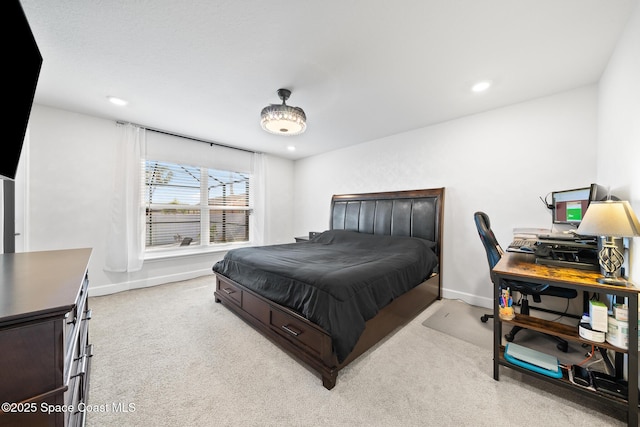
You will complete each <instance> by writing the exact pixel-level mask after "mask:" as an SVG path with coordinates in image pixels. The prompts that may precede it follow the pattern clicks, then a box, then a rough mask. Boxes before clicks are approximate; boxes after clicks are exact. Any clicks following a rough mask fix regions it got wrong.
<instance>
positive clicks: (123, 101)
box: [107, 96, 129, 107]
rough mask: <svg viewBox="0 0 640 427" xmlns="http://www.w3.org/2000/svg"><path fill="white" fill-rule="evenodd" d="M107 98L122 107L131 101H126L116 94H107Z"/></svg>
mask: <svg viewBox="0 0 640 427" xmlns="http://www.w3.org/2000/svg"><path fill="white" fill-rule="evenodd" d="M107 99H108V100H109V102H111V103H112V104H115V105H118V106H120V107H124V106H125V105H127V104H128V103H129V101H125V100H124V99H122V98H118V97H116V96H107Z"/></svg>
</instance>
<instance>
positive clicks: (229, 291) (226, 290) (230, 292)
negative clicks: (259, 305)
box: [223, 288, 236, 295]
mask: <svg viewBox="0 0 640 427" xmlns="http://www.w3.org/2000/svg"><path fill="white" fill-rule="evenodd" d="M223 291H225V293H226V294H227V295H231V294H234V293H235V292H236V291H235V290H234V289H231V288H225V289H223Z"/></svg>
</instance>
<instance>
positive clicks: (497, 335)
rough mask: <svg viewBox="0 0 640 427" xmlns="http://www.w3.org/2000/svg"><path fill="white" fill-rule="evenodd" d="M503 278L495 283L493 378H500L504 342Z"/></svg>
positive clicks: (497, 379)
mask: <svg viewBox="0 0 640 427" xmlns="http://www.w3.org/2000/svg"><path fill="white" fill-rule="evenodd" d="M501 283H502V279H498V284H494V285H493V379H494V380H496V381H499V380H500V363H498V362H499V361H500V344H501V343H502V338H501V337H502V322H501V321H500V311H499V304H498V301H499V297H500V284H501Z"/></svg>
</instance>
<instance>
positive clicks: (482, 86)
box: [471, 80, 491, 92]
mask: <svg viewBox="0 0 640 427" xmlns="http://www.w3.org/2000/svg"><path fill="white" fill-rule="evenodd" d="M490 87H491V82H490V81H489V80H485V81H482V82H478V83H476V84H474V85H473V86H472V87H471V90H472V91H474V92H484V91H485V90H487V89H489V88H490Z"/></svg>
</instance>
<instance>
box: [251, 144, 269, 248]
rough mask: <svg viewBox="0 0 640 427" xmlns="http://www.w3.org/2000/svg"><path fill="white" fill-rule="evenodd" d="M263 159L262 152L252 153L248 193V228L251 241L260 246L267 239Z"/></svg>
mask: <svg viewBox="0 0 640 427" xmlns="http://www.w3.org/2000/svg"><path fill="white" fill-rule="evenodd" d="M265 163H266V162H265V159H264V154H262V153H254V154H253V159H252V168H251V169H252V173H251V187H252V188H251V193H250V198H251V200H250V201H249V202H250V206H251V208H252V209H253V214H252V215H251V216H250V220H249V221H250V223H249V230H251V236H250V238H251V242H252V243H253V244H254V245H255V246H262V245H264V242H265V241H267V237H266V236H265V233H266V230H265V227H264V224H265V215H266V213H265V211H266V209H265V205H266V203H265V199H266V193H265V192H266V185H265V174H266V171H265Z"/></svg>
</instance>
